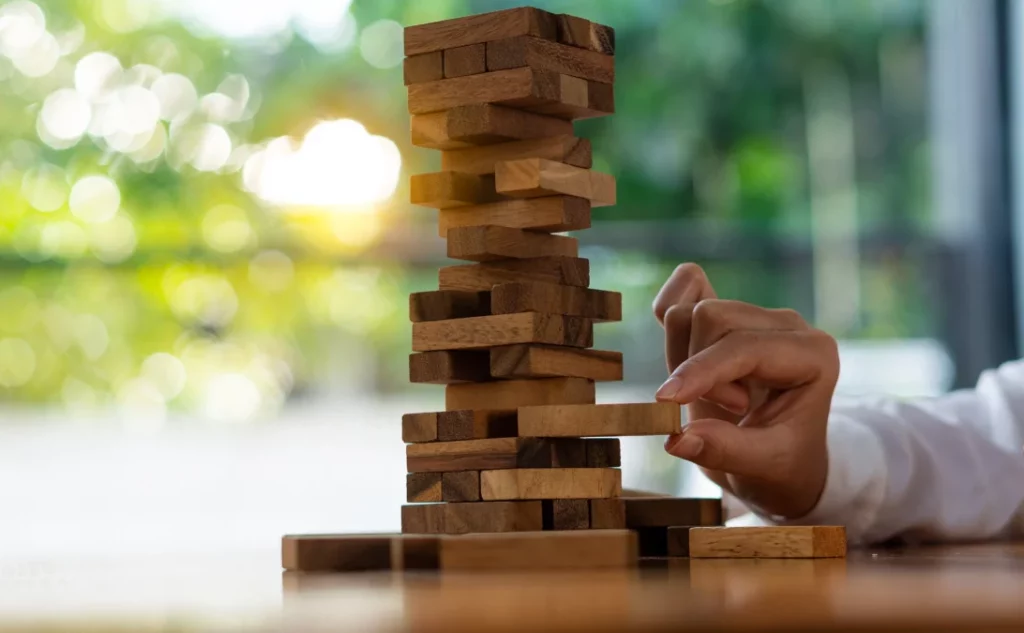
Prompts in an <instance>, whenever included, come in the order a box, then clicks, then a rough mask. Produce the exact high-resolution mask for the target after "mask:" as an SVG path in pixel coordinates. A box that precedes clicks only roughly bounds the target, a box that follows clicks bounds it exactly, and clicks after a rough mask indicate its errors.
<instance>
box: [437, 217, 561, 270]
mask: <svg viewBox="0 0 1024 633" xmlns="http://www.w3.org/2000/svg"><path fill="white" fill-rule="evenodd" d="M548 255H557V256H562V257H576V256H577V255H579V243H578V242H577V241H576V238H573V237H565V236H562V235H551V234H549V233H543V232H539V231H524V230H522V229H513V228H509V227H507V226H461V227H458V228H454V229H449V230H448V257H451V258H452V259H467V260H470V261H476V262H487V261H494V260H501V259H508V258H513V259H524V258H536V257H544V256H548Z"/></svg>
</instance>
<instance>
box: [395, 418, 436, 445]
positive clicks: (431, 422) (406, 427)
mask: <svg viewBox="0 0 1024 633" xmlns="http://www.w3.org/2000/svg"><path fill="white" fill-rule="evenodd" d="M402 441H403V442H435V441H437V414H436V413H406V414H405V415H403V416H402Z"/></svg>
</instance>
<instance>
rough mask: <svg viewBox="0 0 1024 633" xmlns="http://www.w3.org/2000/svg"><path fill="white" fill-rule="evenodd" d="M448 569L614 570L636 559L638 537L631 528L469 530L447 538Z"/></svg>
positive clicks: (445, 559)
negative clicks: (494, 532) (512, 531)
mask: <svg viewBox="0 0 1024 633" xmlns="http://www.w3.org/2000/svg"><path fill="white" fill-rule="evenodd" d="M440 562H441V569H442V570H444V571H502V572H504V571H514V570H542V569H543V570H570V569H615V568H624V567H634V566H636V564H637V547H636V537H635V536H634V535H633V533H632V532H630V531H628V530H614V531H613V530H607V531H600V532H591V531H577V532H539V533H533V534H530V533H526V534H507V535H500V536H499V537H496V536H495V535H489V534H468V535H466V536H463V537H460V538H457V539H449V540H445V541H444V543H443V545H442V548H441V556H440Z"/></svg>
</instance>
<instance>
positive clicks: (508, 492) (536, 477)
mask: <svg viewBox="0 0 1024 633" xmlns="http://www.w3.org/2000/svg"><path fill="white" fill-rule="evenodd" d="M621 493H622V471H620V470H619V469H617V468H520V469H516V470H484V471H481V473H480V497H481V498H482V499H484V500H487V501H502V500H512V499H606V498H610V497H617V496H619V495H620V494H621Z"/></svg>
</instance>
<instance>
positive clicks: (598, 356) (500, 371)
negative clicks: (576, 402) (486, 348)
mask: <svg viewBox="0 0 1024 633" xmlns="http://www.w3.org/2000/svg"><path fill="white" fill-rule="evenodd" d="M490 375H491V376H492V377H494V378H548V377H554V376H574V377H577V378H587V379H590V380H596V381H607V380H622V353H621V352H608V351H603V350H593V349H576V348H567V347H555V346H546V345H509V346H504V347H494V348H492V349H491V351H490Z"/></svg>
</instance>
